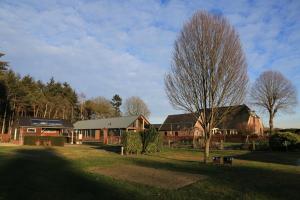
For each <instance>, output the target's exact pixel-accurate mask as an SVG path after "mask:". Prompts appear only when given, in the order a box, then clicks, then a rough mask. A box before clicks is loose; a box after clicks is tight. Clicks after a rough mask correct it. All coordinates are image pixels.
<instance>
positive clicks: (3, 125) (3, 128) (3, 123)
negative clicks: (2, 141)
mask: <svg viewBox="0 0 300 200" xmlns="http://www.w3.org/2000/svg"><path fill="white" fill-rule="evenodd" d="M6 113H7V102H6V104H5V111H4V116H3V122H2V130H1V133H2V134H4V130H5V121H6Z"/></svg>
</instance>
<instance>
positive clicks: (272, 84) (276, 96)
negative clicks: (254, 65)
mask: <svg viewBox="0 0 300 200" xmlns="http://www.w3.org/2000/svg"><path fill="white" fill-rule="evenodd" d="M250 95H251V96H250V98H251V102H252V103H253V104H254V105H256V106H258V107H260V108H262V109H264V110H266V111H267V112H268V113H269V127H270V134H272V132H273V127H274V124H273V120H274V117H275V115H276V114H277V113H278V112H279V111H287V110H289V109H292V108H293V107H294V106H295V105H296V104H297V92H296V88H295V87H294V86H293V85H292V83H291V82H290V81H289V80H288V79H286V78H285V77H284V76H283V75H282V74H281V73H280V72H278V71H266V72H263V73H262V74H261V75H260V76H259V77H258V78H257V79H256V81H255V83H254V84H253V86H252V88H251V92H250Z"/></svg>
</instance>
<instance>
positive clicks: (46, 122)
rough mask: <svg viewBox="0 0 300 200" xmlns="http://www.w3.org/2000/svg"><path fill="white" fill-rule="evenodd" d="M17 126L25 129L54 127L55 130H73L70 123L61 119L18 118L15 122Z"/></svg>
mask: <svg viewBox="0 0 300 200" xmlns="http://www.w3.org/2000/svg"><path fill="white" fill-rule="evenodd" d="M17 125H18V126H27V127H33V126H34V127H45V128H47V127H48V128H49V127H55V128H73V124H72V123H71V122H70V121H67V120H63V119H44V118H29V117H28V118H20V119H19V120H18V122H17Z"/></svg>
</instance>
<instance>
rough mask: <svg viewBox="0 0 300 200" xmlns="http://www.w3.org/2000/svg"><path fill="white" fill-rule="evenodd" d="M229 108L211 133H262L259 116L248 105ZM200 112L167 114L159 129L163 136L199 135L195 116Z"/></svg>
mask: <svg viewBox="0 0 300 200" xmlns="http://www.w3.org/2000/svg"><path fill="white" fill-rule="evenodd" d="M225 109H226V107H223V108H218V109H217V113H218V112H219V113H222V112H224V110H225ZM231 110H232V111H231V112H229V113H228V114H227V115H226V116H225V118H224V120H222V123H220V124H219V125H218V126H217V127H214V128H213V129H212V131H213V133H222V134H238V133H246V134H257V135H263V131H264V127H263V124H262V121H261V119H260V117H259V116H258V115H257V114H256V113H255V112H254V111H252V110H251V109H250V108H249V107H248V106H246V105H239V106H234V108H232V109H231ZM200 114H201V113H200ZM200 114H198V115H196V114H194V113H187V114H178V115H168V117H167V118H166V120H165V121H164V123H163V124H162V126H161V127H160V129H159V131H160V133H162V134H163V135H165V136H192V135H195V136H201V135H202V134H203V129H202V127H201V125H200V123H199V121H198V117H197V116H200ZM217 116H218V114H217Z"/></svg>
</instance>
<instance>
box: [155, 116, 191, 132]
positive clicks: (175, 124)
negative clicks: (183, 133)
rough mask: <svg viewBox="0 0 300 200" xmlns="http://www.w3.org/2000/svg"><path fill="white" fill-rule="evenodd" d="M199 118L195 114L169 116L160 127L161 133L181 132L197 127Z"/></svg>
mask: <svg viewBox="0 0 300 200" xmlns="http://www.w3.org/2000/svg"><path fill="white" fill-rule="evenodd" d="M196 122H197V117H196V116H195V114H193V113H188V114H179V115H168V117H167V119H166V120H165V121H164V123H163V124H162V126H161V127H160V129H159V130H160V131H169V130H172V131H179V130H184V129H187V128H191V127H194V126H195V123H196Z"/></svg>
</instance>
